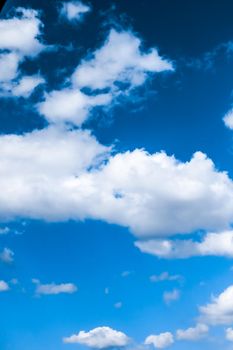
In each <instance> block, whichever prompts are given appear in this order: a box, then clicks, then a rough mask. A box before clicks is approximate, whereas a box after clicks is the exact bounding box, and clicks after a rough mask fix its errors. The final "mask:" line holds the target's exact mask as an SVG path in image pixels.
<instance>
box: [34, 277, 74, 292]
mask: <svg viewBox="0 0 233 350" xmlns="http://www.w3.org/2000/svg"><path fill="white" fill-rule="evenodd" d="M32 282H33V283H35V284H36V290H35V293H36V295H57V294H63V293H65V294H73V293H75V292H77V290H78V288H77V287H76V285H75V284H73V283H61V284H55V283H49V284H41V283H40V281H39V280H35V279H33V280H32Z"/></svg>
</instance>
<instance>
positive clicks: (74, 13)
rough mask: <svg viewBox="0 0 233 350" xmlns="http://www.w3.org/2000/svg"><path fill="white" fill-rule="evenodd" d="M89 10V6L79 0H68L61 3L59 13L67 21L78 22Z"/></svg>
mask: <svg viewBox="0 0 233 350" xmlns="http://www.w3.org/2000/svg"><path fill="white" fill-rule="evenodd" d="M90 10H91V8H90V6H87V5H85V4H83V3H82V2H81V1H69V2H65V3H63V4H62V9H61V15H62V16H64V17H65V18H66V19H68V20H69V21H74V22H77V21H78V22H79V21H81V20H82V19H83V16H84V15H85V14H86V13H88V12H90Z"/></svg>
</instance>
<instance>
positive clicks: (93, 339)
mask: <svg viewBox="0 0 233 350" xmlns="http://www.w3.org/2000/svg"><path fill="white" fill-rule="evenodd" d="M63 341H64V343H70V344H72V343H78V344H83V345H86V346H88V347H91V348H95V349H106V348H110V347H122V346H126V345H127V344H129V342H130V339H129V338H128V337H127V336H126V335H125V334H124V333H122V332H119V331H116V330H114V329H112V328H110V327H97V328H94V329H92V330H90V331H89V332H85V331H80V332H79V333H78V334H74V335H71V336H70V337H68V338H64V339H63Z"/></svg>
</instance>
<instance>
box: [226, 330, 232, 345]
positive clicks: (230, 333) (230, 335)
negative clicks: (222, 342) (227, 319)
mask: <svg viewBox="0 0 233 350" xmlns="http://www.w3.org/2000/svg"><path fill="white" fill-rule="evenodd" d="M226 339H227V340H229V341H232V342H233V329H232V328H227V329H226Z"/></svg>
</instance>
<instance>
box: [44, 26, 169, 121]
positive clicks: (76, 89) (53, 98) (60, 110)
mask: <svg viewBox="0 0 233 350" xmlns="http://www.w3.org/2000/svg"><path fill="white" fill-rule="evenodd" d="M172 70H173V66H172V64H171V63H170V62H169V61H167V60H165V59H163V58H162V57H161V56H159V54H158V52H157V50H156V49H151V50H149V51H145V50H143V49H141V40H140V39H139V38H137V37H136V36H135V35H134V34H133V33H132V32H129V31H120V32H118V31H116V30H114V29H112V30H111V31H110V34H109V36H108V38H107V40H106V41H105V43H104V44H103V46H102V47H101V48H100V49H98V50H96V51H95V52H94V53H93V54H92V56H91V58H89V57H88V58H86V59H84V60H83V61H82V62H81V64H80V65H79V66H78V67H77V68H76V69H75V71H74V73H73V75H72V77H71V82H70V86H69V87H68V88H67V87H66V88H64V89H61V90H59V91H51V92H50V93H48V94H46V95H45V98H44V101H43V102H41V104H40V105H39V112H40V113H41V114H42V115H44V116H45V118H46V119H48V120H49V121H50V122H51V121H52V122H54V123H55V122H58V123H61V122H62V121H63V122H71V123H73V124H75V125H78V126H80V125H82V123H83V122H84V121H85V120H86V119H87V118H88V116H89V113H88V112H89V111H90V110H91V109H92V108H94V107H96V106H105V107H106V106H107V105H109V106H110V105H112V104H113V103H114V101H115V100H116V99H117V98H118V97H119V95H122V94H128V93H129V90H130V89H132V88H136V87H138V86H140V85H142V84H143V83H144V82H145V81H146V79H147V78H148V76H149V75H151V74H155V73H160V72H162V71H172ZM83 88H88V89H89V90H90V92H89V94H87V93H84V92H83V91H80V90H81V89H83ZM103 90H106V91H104V92H103Z"/></svg>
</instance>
